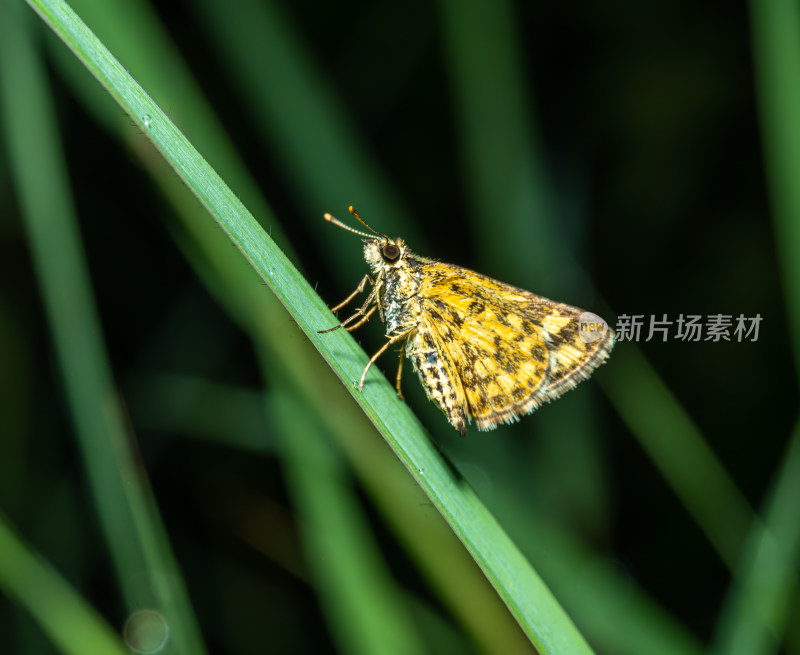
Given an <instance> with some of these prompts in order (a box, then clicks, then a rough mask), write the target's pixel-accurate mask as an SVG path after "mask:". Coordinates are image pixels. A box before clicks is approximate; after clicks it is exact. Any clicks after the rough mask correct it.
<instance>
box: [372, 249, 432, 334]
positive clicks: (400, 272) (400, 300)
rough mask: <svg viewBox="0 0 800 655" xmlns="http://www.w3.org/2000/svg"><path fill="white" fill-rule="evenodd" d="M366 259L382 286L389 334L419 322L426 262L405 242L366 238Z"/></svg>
mask: <svg viewBox="0 0 800 655" xmlns="http://www.w3.org/2000/svg"><path fill="white" fill-rule="evenodd" d="M364 259H365V260H366V261H367V263H368V264H369V265H370V268H371V269H372V274H373V276H374V278H375V284H376V285H379V286H380V287H381V293H380V304H381V314H382V316H383V319H384V321H385V322H386V334H392V333H394V332H395V331H396V330H400V329H405V328H408V327H409V326H411V325H414V324H415V323H416V322H417V314H418V311H419V308H418V306H417V304H418V303H417V302H416V296H417V293H418V291H419V288H420V286H421V284H422V280H421V275H420V268H421V266H422V264H423V263H424V261H425V260H423V259H422V258H419V257H417V256H416V255H414V254H413V253H412V252H411V251H410V250H409V249H408V248H407V247H406V245H405V242H404V241H403V240H402V239H364Z"/></svg>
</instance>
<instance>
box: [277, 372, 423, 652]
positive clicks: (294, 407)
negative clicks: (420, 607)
mask: <svg viewBox="0 0 800 655" xmlns="http://www.w3.org/2000/svg"><path fill="white" fill-rule="evenodd" d="M270 359H271V357H269V356H267V357H266V361H265V364H266V363H267V362H269V360H270ZM263 368H264V369H265V370H266V369H268V366H266V365H265V366H263ZM272 400H273V402H272V403H271V404H270V407H271V408H272V410H273V416H274V417H275V418H276V420H277V425H278V434H279V437H280V439H281V442H282V445H283V448H282V450H283V452H284V467H285V469H286V474H287V478H288V482H289V486H290V489H291V491H292V498H293V499H294V503H295V508H296V510H297V513H298V518H299V521H300V527H301V530H302V532H303V541H304V543H305V545H306V549H307V551H308V552H307V559H308V561H309V563H310V566H311V568H312V571H313V572H314V576H315V578H317V579H318V580H319V581H320V582H319V588H320V591H321V596H322V602H323V606H324V607H325V610H326V612H327V613H328V615H329V620H328V624H329V625H330V626H331V630H332V631H333V633H334V637H335V638H336V639H337V643H338V644H339V651H340V652H342V653H352V654H353V655H358V654H363V655H371V654H372V653H378V652H380V653H398V654H402V653H420V654H422V653H425V652H427V649H426V648H424V646H423V643H422V642H421V641H420V639H419V636H418V635H417V633H416V631H415V629H414V627H413V624H412V623H411V620H410V617H408V616H407V615H406V611H405V607H404V606H403V604H402V601H401V598H400V597H399V595H398V593H397V590H398V587H395V586H394V584H393V582H392V580H391V575H390V574H389V572H388V571H387V570H386V566H385V563H384V562H383V561H382V559H381V557H380V554H379V552H378V549H377V544H375V541H374V538H373V537H372V535H371V534H370V531H369V530H370V529H369V526H368V524H367V522H366V520H365V517H364V516H363V515H362V514H361V513H360V510H359V508H358V501H357V499H356V497H355V494H354V493H353V491H352V489H350V488H349V487H350V484H349V476H348V475H347V474H346V470H345V467H344V466H343V463H342V461H341V459H340V458H339V457H338V456H337V454H336V452H335V451H334V450H333V449H332V448H331V445H330V443H328V441H326V439H325V436H330V435H325V431H324V430H323V429H322V426H321V425H320V424H319V423H317V422H315V421H314V420H313V418H312V417H311V416H310V415H308V412H307V411H306V409H305V403H304V402H298V401H297V400H293V399H292V398H291V397H290V396H288V394H283V395H282V394H273V397H272Z"/></svg>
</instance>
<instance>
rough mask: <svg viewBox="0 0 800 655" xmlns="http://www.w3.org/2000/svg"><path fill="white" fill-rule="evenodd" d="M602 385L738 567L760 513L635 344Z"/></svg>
mask: <svg viewBox="0 0 800 655" xmlns="http://www.w3.org/2000/svg"><path fill="white" fill-rule="evenodd" d="M602 384H603V388H604V390H605V391H606V392H607V393H608V395H609V397H610V398H611V400H612V402H613V403H614V405H615V407H616V408H617V410H618V411H619V413H620V415H621V416H622V418H623V420H624V421H625V422H626V423H627V424H628V426H629V427H630V429H631V431H632V432H633V433H634V434H635V435H637V437H638V439H639V442H640V443H641V445H642V447H643V448H644V449H645V450H647V452H648V453H649V454H650V457H651V458H652V460H653V461H654V462H655V463H656V465H657V466H658V468H659V469H660V470H661V473H662V475H663V476H664V478H665V479H666V480H667V481H669V483H670V485H671V487H672V488H673V489H674V490H675V493H676V494H678V496H679V497H680V499H681V501H682V502H683V503H684V505H685V506H686V508H687V509H688V510H689V512H690V513H691V514H692V516H693V517H694V518H695V520H696V521H697V524H698V525H699V526H700V527H701V528H702V529H703V530H704V532H705V533H706V535H707V536H708V539H709V541H710V542H711V543H712V544H713V546H714V548H715V549H716V550H717V552H718V553H719V555H720V557H721V558H722V560H723V561H724V562H725V563H726V564H727V565H728V566H729V567H730V568H734V567H735V565H736V562H737V561H738V558H739V556H740V553H741V549H742V546H743V544H744V540H745V536H746V534H747V530H748V526H749V525H750V524H751V522H752V521H753V519H754V514H753V511H752V509H751V508H750V506H749V505H748V503H747V501H746V500H745V498H744V497H743V496H742V494H741V492H740V491H739V490H738V489H737V488H736V485H735V484H734V483H733V482H732V481H731V479H730V477H729V476H728V474H727V472H726V471H725V470H724V468H723V467H722V465H721V464H720V462H719V460H718V459H717V458H716V456H715V455H714V453H713V452H712V451H711V449H710V448H709V447H708V445H707V444H706V442H705V440H704V439H703V436H702V434H700V431H699V430H698V428H697V427H696V426H695V425H694V423H693V422H692V421H691V419H690V418H689V417H688V416H687V415H686V413H685V412H684V411H683V408H682V407H681V406H680V404H679V403H678V402H677V401H676V400H675V399H674V398H673V397H672V395H671V394H670V392H669V389H667V387H666V386H665V385H664V383H663V382H662V381H661V379H660V378H659V377H658V375H657V374H656V372H655V371H653V370H652V368H651V367H650V365H649V364H648V363H647V361H646V360H645V358H644V356H643V355H642V354H641V352H640V351H639V350H638V349H637V348H636V345H635V344H632V343H622V344H620V345H619V347H618V348H617V349H616V352H615V353H614V371H613V373H612V374H611V375H609V376H607V377H605V378H603V380H602Z"/></svg>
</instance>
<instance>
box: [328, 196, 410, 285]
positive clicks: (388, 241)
mask: <svg viewBox="0 0 800 655" xmlns="http://www.w3.org/2000/svg"><path fill="white" fill-rule="evenodd" d="M350 213H351V214H352V215H353V216H355V218H356V220H358V222H359V223H361V224H362V225H363V226H364V227H366V228H367V229H368V230H370V231H371V232H373V233H374V234H367V233H366V232H361V231H360V230H355V229H353V228H352V227H350V226H349V225H345V224H344V223H342V222H341V221H340V220H339V219H338V218H334V217H333V216H331V215H330V214H325V220H326V221H328V222H329V223H333V224H334V225H337V226H339V227H341V228H344V229H345V230H348V231H350V232H353V233H355V234H358V235H359V236H361V237H363V238H362V241H363V242H364V259H365V260H366V261H367V264H369V267H370V268H371V269H372V272H373V274H374V275H375V276H377V277H381V276H383V275H385V274H386V271H387V270H389V269H392V268H397V267H399V266H400V265H401V264H402V263H403V258H404V257H405V254H406V250H407V248H406V244H405V242H404V241H403V240H402V239H400V238H397V239H392V238H390V237H388V236H386V235H385V234H383V233H382V232H378V231H377V230H373V229H372V228H371V227H370V226H369V225H367V224H366V223H365V222H364V221H363V220H362V219H361V217H360V216H359V215H358V213H357V212H356V210H355V209H353V208H352V207H350Z"/></svg>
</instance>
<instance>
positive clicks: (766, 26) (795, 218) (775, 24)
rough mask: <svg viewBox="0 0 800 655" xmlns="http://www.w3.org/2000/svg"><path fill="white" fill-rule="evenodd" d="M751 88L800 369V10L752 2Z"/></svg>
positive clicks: (774, 0) (773, 0)
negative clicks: (753, 86) (754, 91)
mask: <svg viewBox="0 0 800 655" xmlns="http://www.w3.org/2000/svg"><path fill="white" fill-rule="evenodd" d="M750 22H751V33H752V42H753V58H754V64H755V73H756V88H757V93H758V104H759V109H760V119H761V134H762V142H763V148H764V160H765V165H766V171H767V184H768V186H769V191H770V203H771V205H772V215H773V220H774V223H775V241H776V244H777V250H778V253H779V255H780V263H781V268H782V271H783V285H784V289H785V293H786V307H787V310H788V313H789V321H790V324H791V330H790V333H791V334H793V335H794V339H793V344H792V345H793V347H794V354H795V369H796V370H797V371H800V185H798V184H797V175H798V171H800V121H798V120H797V117H798V115H800V8H798V6H797V3H796V2H793V1H792V0H751V2H750Z"/></svg>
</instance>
